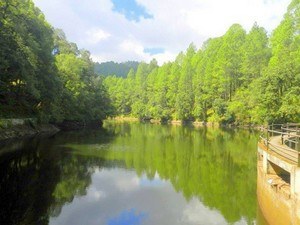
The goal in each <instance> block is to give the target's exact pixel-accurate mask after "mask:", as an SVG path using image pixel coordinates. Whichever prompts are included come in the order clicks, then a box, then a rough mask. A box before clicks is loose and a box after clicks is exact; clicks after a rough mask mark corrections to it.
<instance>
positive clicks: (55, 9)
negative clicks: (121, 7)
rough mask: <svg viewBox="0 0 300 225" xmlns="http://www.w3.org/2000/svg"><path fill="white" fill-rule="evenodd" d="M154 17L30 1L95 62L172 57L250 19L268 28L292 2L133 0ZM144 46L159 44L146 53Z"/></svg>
mask: <svg viewBox="0 0 300 225" xmlns="http://www.w3.org/2000/svg"><path fill="white" fill-rule="evenodd" d="M136 1H137V2H138V3H139V4H140V5H142V6H144V7H145V8H146V9H147V11H148V12H149V13H150V14H151V15H153V19H144V18H141V20H140V21H139V22H136V21H128V20H127V19H126V18H125V16H124V15H121V14H119V13H117V12H114V11H113V10H112V8H113V4H112V2H111V1H110V0H89V1H82V0H52V1H48V0H34V2H35V3H36V5H37V6H38V7H40V8H41V10H42V11H43V12H44V13H45V15H46V18H47V20H48V21H49V22H50V23H51V24H52V25H53V26H55V27H58V28H62V29H63V30H64V31H65V33H66V35H67V37H68V39H69V40H70V41H72V42H75V43H77V44H78V46H79V48H86V49H88V50H89V51H90V52H91V54H92V58H93V59H94V60H98V61H109V60H114V61H117V62H121V61H126V60H144V61H148V62H149V61H150V60H151V59H152V58H156V59H157V60H158V62H159V63H160V64H161V63H163V62H166V61H169V60H174V58H175V57H176V55H177V54H178V53H179V52H180V51H184V50H185V49H186V48H187V47H188V45H189V44H190V43H191V42H194V43H195V44H196V46H197V47H200V46H201V45H202V42H203V41H205V40H206V39H208V38H210V37H216V36H220V35H223V34H224V33H225V32H226V30H227V29H228V28H229V27H230V26H231V25H232V24H233V23H239V24H241V25H242V26H243V27H244V28H245V29H246V30H247V31H248V30H249V29H251V27H252V25H253V24H254V22H257V23H258V24H259V25H260V26H263V27H265V28H266V29H267V30H268V31H269V32H271V31H272V30H273V29H274V28H275V27H276V26H277V25H278V24H279V22H280V20H281V19H282V17H283V14H284V12H285V11H286V8H287V5H288V4H289V2H290V0H227V1H224V0H186V1H182V0H164V1H160V0H136ZM145 48H162V49H164V50H165V52H164V53H160V54H156V55H152V56H151V55H150V54H149V53H145V52H144V49H145Z"/></svg>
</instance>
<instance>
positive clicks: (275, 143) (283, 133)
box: [260, 123, 300, 166]
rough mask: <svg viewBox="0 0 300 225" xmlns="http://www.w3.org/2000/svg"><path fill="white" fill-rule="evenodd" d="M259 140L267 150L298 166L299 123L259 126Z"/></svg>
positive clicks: (299, 161) (299, 150)
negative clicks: (260, 132)
mask: <svg viewBox="0 0 300 225" xmlns="http://www.w3.org/2000/svg"><path fill="white" fill-rule="evenodd" d="M261 131H262V134H261V135H260V139H261V142H262V143H263V144H264V145H265V146H266V147H267V149H268V150H270V151H274V152H276V153H277V154H279V155H280V156H282V157H284V158H286V159H288V160H290V161H292V162H294V163H297V164H298V166H300V157H299V153H300V149H299V148H300V145H299V140H300V124H296V123H288V124H271V125H268V126H267V127H263V128H261Z"/></svg>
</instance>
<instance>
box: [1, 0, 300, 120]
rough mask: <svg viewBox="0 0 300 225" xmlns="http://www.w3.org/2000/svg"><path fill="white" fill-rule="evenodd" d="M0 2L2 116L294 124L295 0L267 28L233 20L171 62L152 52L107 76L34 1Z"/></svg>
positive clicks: (297, 67) (299, 49) (299, 70)
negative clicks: (152, 56)
mask: <svg viewBox="0 0 300 225" xmlns="http://www.w3.org/2000/svg"><path fill="white" fill-rule="evenodd" d="M0 8H1V9H3V10H1V11H0V76H1V77H0V106H1V107H0V116H1V117H4V118H11V117H37V118H38V119H39V121H41V122H58V121H63V120H76V121H86V120H103V119H104V118H106V117H108V116H117V115H122V116H132V117H137V118H139V119H141V120H148V119H157V120H160V121H168V120H183V121H203V122H217V123H222V124H233V123H235V124H262V123H275V122H299V121H300V1H299V0H293V1H292V2H291V3H290V5H289V7H288V9H287V12H286V14H285V15H284V18H283V20H282V21H281V23H280V24H279V25H278V26H277V28H275V29H274V30H273V32H272V33H271V34H270V35H269V34H268V33H267V31H266V30H265V29H264V28H263V27H260V26H259V25H258V24H256V23H255V24H254V25H253V27H252V29H251V30H250V31H249V32H247V31H246V30H245V29H244V28H243V27H242V26H241V25H239V24H233V25H232V26H231V27H230V28H229V29H228V31H227V32H226V33H225V34H224V35H223V36H221V37H216V38H211V39H209V40H207V41H206V42H205V43H203V45H202V47H201V48H199V49H197V48H196V45H195V44H193V43H192V44H190V46H189V47H188V48H187V50H186V51H185V52H181V53H179V54H178V56H177V58H176V60H175V61H174V62H168V63H165V64H163V65H162V66H158V64H157V61H156V60H155V59H153V60H152V61H151V62H150V63H145V62H141V63H139V64H138V66H137V69H136V70H135V69H131V70H130V71H129V72H128V74H127V76H126V77H119V76H114V75H112V76H107V77H105V78H104V77H102V76H99V75H97V73H96V72H95V67H96V66H97V64H95V63H94V62H93V61H92V60H91V57H90V52H89V51H87V50H84V49H78V47H77V45H76V44H75V43H71V42H69V41H68V40H67V38H66V35H65V34H64V32H63V31H62V30H60V29H55V28H53V27H52V26H51V25H50V24H49V23H48V22H47V21H46V19H45V17H44V15H43V13H42V12H41V11H40V10H39V9H38V8H37V7H35V5H34V3H33V2H32V1H31V0H3V1H1V2H0ZM98 65H99V64H98ZM116 65H118V64H116Z"/></svg>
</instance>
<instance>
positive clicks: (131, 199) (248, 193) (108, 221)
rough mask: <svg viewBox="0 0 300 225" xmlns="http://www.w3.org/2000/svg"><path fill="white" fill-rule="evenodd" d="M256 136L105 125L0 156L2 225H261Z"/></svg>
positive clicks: (9, 147) (7, 149)
mask: <svg viewBox="0 0 300 225" xmlns="http://www.w3.org/2000/svg"><path fill="white" fill-rule="evenodd" d="M256 145H257V134H255V133H253V132H249V131H245V130H222V129H214V128H193V127H182V126H162V125H151V124H138V123H137V124H135V123H133V124H126V123H124V124H110V123H107V124H105V128H104V129H103V130H90V131H87V130H85V131H80V132H65V133H58V134H56V135H54V136H51V137H39V138H32V139H29V140H28V139H27V140H22V141H19V142H14V143H8V144H6V145H2V146H0V148H1V149H0V224H3V225H10V224H18V225H31V224H33V225H35V224H36V225H48V224H49V225H176V224H183V225H196V224H197V225H199V224H203V225H206V224H207V225H209V224H214V225H219V224H235V225H238V224H239V225H241V224H259V225H263V224H265V222H264V221H263V218H262V216H261V215H260V212H259V210H258V207H257V200H256Z"/></svg>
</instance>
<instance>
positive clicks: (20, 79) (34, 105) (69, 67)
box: [0, 0, 112, 122]
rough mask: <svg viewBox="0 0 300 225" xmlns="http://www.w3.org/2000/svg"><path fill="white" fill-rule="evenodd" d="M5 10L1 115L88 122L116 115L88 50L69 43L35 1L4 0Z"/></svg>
mask: <svg viewBox="0 0 300 225" xmlns="http://www.w3.org/2000/svg"><path fill="white" fill-rule="evenodd" d="M0 8H1V10H0V75H1V79H0V106H1V107H0V116H1V117H3V118H12V117H37V118H38V119H39V121H41V122H59V121H63V120H76V121H89V120H102V119H104V118H106V116H107V115H109V114H110V113H111V112H110V111H111V110H112V107H110V100H109V98H108V94H107V92H106V89H105V88H104V86H103V80H102V78H101V77H100V76H97V75H96V74H95V72H94V62H93V61H92V60H91V58H90V53H89V51H87V50H84V49H78V47H77V45H76V44H75V43H70V42H68V41H67V39H66V36H65V34H64V32H63V31H62V30H60V29H54V28H53V27H52V26H51V25H50V24H49V23H48V22H47V21H46V20H45V17H44V15H43V13H42V12H41V11H40V10H39V9H38V8H37V7H35V5H34V3H33V2H32V1H31V0H29V1H28V0H3V1H0ZM2 9H3V10H2Z"/></svg>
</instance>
